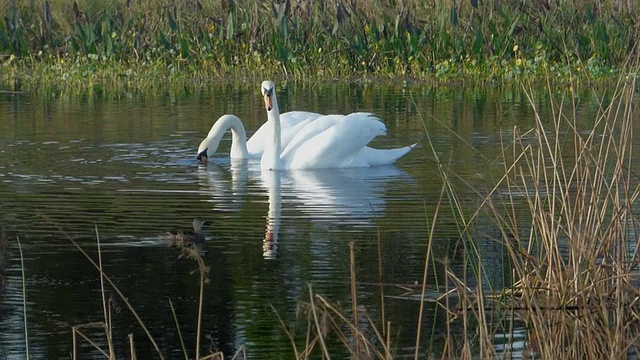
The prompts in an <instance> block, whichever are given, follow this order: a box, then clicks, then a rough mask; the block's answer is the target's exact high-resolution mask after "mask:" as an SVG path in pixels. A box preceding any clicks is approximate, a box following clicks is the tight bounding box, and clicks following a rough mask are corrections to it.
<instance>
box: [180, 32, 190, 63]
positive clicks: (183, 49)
mask: <svg viewBox="0 0 640 360" xmlns="http://www.w3.org/2000/svg"><path fill="white" fill-rule="evenodd" d="M180 54H181V55H182V57H183V58H184V59H186V58H188V57H189V44H187V42H186V41H185V40H184V39H183V38H182V37H181V38H180Z"/></svg>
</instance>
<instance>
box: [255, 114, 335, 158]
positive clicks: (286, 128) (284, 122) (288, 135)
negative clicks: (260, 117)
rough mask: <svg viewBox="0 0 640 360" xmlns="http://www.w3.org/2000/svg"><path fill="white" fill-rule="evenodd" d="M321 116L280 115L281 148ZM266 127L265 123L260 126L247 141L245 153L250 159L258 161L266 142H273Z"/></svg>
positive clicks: (271, 135)
mask: <svg viewBox="0 0 640 360" xmlns="http://www.w3.org/2000/svg"><path fill="white" fill-rule="evenodd" d="M321 116H322V114H317V113H313V112H308V111H289V112H286V113H284V114H282V115H280V128H281V131H282V135H281V136H282V140H281V141H282V146H283V147H285V146H286V144H288V143H289V141H291V139H292V138H293V137H294V136H295V134H296V133H297V132H298V131H300V129H302V128H303V127H305V126H306V125H307V124H309V123H310V122H312V121H313V120H315V119H317V118H319V117H321ZM266 125H267V123H266V122H265V123H264V124H262V126H260V128H259V129H258V130H256V132H255V133H254V134H253V135H252V136H251V138H250V139H249V140H248V141H247V151H248V152H249V155H250V157H251V158H258V159H259V158H260V157H261V156H262V153H263V152H264V149H265V145H266V144H267V142H270V141H273V134H272V133H271V131H270V130H269V127H268V126H266Z"/></svg>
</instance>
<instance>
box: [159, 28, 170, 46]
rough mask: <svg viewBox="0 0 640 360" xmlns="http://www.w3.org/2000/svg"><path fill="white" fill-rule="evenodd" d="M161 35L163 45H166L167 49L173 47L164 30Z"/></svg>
mask: <svg viewBox="0 0 640 360" xmlns="http://www.w3.org/2000/svg"><path fill="white" fill-rule="evenodd" d="M159 37H160V42H161V43H162V45H164V48H165V49H166V50H169V49H171V44H169V41H167V37H166V36H164V33H163V32H162V31H160V34H159Z"/></svg>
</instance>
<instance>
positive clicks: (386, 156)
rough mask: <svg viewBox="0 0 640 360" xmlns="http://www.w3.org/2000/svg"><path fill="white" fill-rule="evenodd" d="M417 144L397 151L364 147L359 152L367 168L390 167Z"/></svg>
mask: <svg viewBox="0 0 640 360" xmlns="http://www.w3.org/2000/svg"><path fill="white" fill-rule="evenodd" d="M417 145H418V144H417V143H416V144H412V145H409V146H404V147H401V148H397V149H374V148H370V147H365V148H364V149H362V150H361V151H360V155H361V156H362V157H363V158H364V159H365V160H366V161H367V163H368V164H369V166H381V165H391V164H393V163H395V162H396V161H398V159H400V158H401V157H403V156H405V155H406V154H407V153H408V152H409V151H411V150H413V149H414V148H415V147H416V146H417Z"/></svg>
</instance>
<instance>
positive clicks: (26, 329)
mask: <svg viewBox="0 0 640 360" xmlns="http://www.w3.org/2000/svg"><path fill="white" fill-rule="evenodd" d="M16 241H17V242H18V250H19V251H20V270H21V274H22V316H23V320H22V321H23V322H24V344H25V357H26V358H27V359H29V327H28V323H27V284H26V280H25V276H24V255H23V254H22V244H21V243H20V238H19V237H16Z"/></svg>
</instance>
